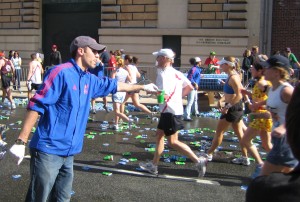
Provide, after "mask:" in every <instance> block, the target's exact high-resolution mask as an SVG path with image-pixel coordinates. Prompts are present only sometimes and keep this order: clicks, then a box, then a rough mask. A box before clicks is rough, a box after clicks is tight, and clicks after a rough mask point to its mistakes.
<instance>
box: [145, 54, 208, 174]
mask: <svg viewBox="0 0 300 202" xmlns="http://www.w3.org/2000/svg"><path fill="white" fill-rule="evenodd" d="M153 55H155V56H156V57H157V58H156V60H157V79H156V84H157V86H158V88H159V89H160V90H164V91H165V103H163V104H160V112H161V116H160V120H159V123H158V126H157V131H156V148H155V153H154V158H153V160H152V162H148V163H140V167H141V169H143V170H145V171H147V172H150V173H152V174H158V170H157V165H158V162H159V159H160V157H161V155H162V152H163V150H164V138H165V137H166V138H167V140H168V145H169V146H170V147H172V148H173V149H175V150H177V151H178V152H180V153H182V154H183V155H185V156H187V157H188V158H190V159H191V160H192V161H193V162H194V163H195V165H196V168H197V170H198V172H199V176H200V177H203V176H204V174H205V172H206V163H207V159H206V158H205V157H202V156H201V157H197V156H196V154H195V153H194V152H193V151H192V150H191V148H190V147H189V146H188V145H186V144H185V143H183V142H181V141H179V140H178V130H180V129H183V128H184V126H183V122H182V115H183V103H182V97H185V96H187V95H188V94H189V92H190V91H191V90H193V86H192V85H191V82H190V81H189V80H188V79H187V78H186V77H185V76H184V75H183V74H182V73H181V72H179V71H177V70H175V69H174V68H173V67H172V66H171V64H172V61H173V59H174V56H175V54H174V52H173V51H172V50H171V49H161V50H159V51H158V52H154V53H153Z"/></svg>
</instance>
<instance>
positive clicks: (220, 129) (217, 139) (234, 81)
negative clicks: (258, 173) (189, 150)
mask: <svg viewBox="0 0 300 202" xmlns="http://www.w3.org/2000/svg"><path fill="white" fill-rule="evenodd" d="M218 64H219V65H220V66H221V68H222V69H223V71H224V72H225V73H226V74H228V79H227V81H226V82H225V84H224V97H223V99H224V102H225V105H224V106H221V105H222V104H221V103H220V102H218V105H219V106H218V107H219V108H220V111H221V113H222V115H221V117H220V120H219V122H218V126H217V130H216V134H215V136H214V139H213V141H212V145H211V147H210V148H209V150H208V151H207V154H206V155H207V158H208V161H212V158H213V153H214V151H215V149H216V148H217V147H218V146H219V145H220V144H221V143H222V140H223V133H224V132H225V130H227V128H228V127H229V126H230V125H231V126H232V128H233V130H234V132H235V134H236V135H237V136H238V138H239V140H241V139H242V136H243V129H242V128H243V125H244V124H243V121H242V117H243V105H242V97H243V96H242V94H241V89H242V88H243V86H242V83H241V78H240V75H239V74H238V73H237V72H236V70H235V69H238V63H237V61H236V59H235V58H234V57H225V58H224V59H222V60H221V61H219V62H218ZM241 149H242V155H243V157H241V158H239V159H236V160H238V161H240V162H239V164H243V165H249V164H250V161H249V159H248V158H247V157H246V156H247V150H246V148H245V147H244V146H242V145H241Z"/></svg>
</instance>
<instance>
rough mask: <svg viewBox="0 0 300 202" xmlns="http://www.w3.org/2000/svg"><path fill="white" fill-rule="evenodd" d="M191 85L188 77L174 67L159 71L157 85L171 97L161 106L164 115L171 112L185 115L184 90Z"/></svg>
mask: <svg viewBox="0 0 300 202" xmlns="http://www.w3.org/2000/svg"><path fill="white" fill-rule="evenodd" d="M189 84H191V82H190V81H189V80H188V78H187V77H185V76H184V75H183V74H182V73H181V72H179V71H177V70H176V69H174V68H173V67H167V68H165V69H164V70H162V69H160V68H158V69H157V78H156V85H157V87H158V88H159V89H160V90H164V91H165V94H166V95H169V96H170V99H169V100H167V101H166V102H165V103H164V104H160V106H159V107H160V111H161V112H162V113H165V112H169V113H172V114H174V115H182V114H183V102H182V89H183V88H185V87H186V86H187V85H189Z"/></svg>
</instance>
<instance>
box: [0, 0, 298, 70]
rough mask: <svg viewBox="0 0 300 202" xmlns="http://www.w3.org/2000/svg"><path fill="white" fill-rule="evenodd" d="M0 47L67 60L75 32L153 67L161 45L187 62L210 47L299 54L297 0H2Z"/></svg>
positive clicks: (222, 52)
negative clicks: (54, 48) (53, 52)
mask: <svg viewBox="0 0 300 202" xmlns="http://www.w3.org/2000/svg"><path fill="white" fill-rule="evenodd" d="M0 2H1V3H0V49H3V50H5V51H9V50H18V51H19V52H20V54H21V57H22V58H24V61H25V62H24V64H27V61H28V62H29V56H30V54H31V53H32V52H44V53H45V58H46V57H47V55H48V54H49V53H50V46H51V44H53V43H55V44H57V45H58V47H59V49H60V51H61V52H62V53H63V59H64V60H66V59H68V58H69V53H68V49H69V44H70V42H71V40H72V39H73V38H74V37H75V36H77V35H90V36H93V37H95V38H96V39H98V40H99V41H100V42H101V43H103V44H105V45H107V49H108V50H116V49H121V48H122V49H125V51H126V53H128V54H132V55H135V56H137V57H138V58H139V61H140V65H141V66H153V64H154V61H155V59H154V58H153V56H152V55H151V53H152V52H153V51H156V50H158V49H160V48H172V49H173V50H174V51H175V52H176V59H175V65H174V66H188V61H189V58H190V57H195V56H199V57H201V58H202V60H205V58H206V57H207V56H208V54H209V52H210V51H215V52H216V53H217V57H218V58H222V57H224V56H227V55H232V56H236V57H239V58H240V59H242V53H243V52H244V50H245V49H247V48H251V47H252V46H253V45H258V46H259V47H260V50H261V52H263V53H266V54H268V55H270V54H271V52H272V51H273V50H283V49H284V47H286V46H289V47H291V48H292V50H293V52H294V53H295V54H296V56H298V57H300V46H299V43H300V40H299V38H300V37H299V36H300V35H299V29H300V26H298V24H299V15H300V14H299V13H300V12H299V11H300V4H299V1H297V0H273V1H269V0H101V1H99V0H80V1H79V0H0Z"/></svg>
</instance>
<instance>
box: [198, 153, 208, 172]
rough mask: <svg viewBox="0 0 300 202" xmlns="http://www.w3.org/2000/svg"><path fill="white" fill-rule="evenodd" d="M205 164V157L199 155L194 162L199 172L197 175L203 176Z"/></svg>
mask: <svg viewBox="0 0 300 202" xmlns="http://www.w3.org/2000/svg"><path fill="white" fill-rule="evenodd" d="M206 164H207V159H206V158H205V157H203V156H200V158H199V162H198V163H196V168H197V170H198V172H199V177H204V175H205V173H206Z"/></svg>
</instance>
